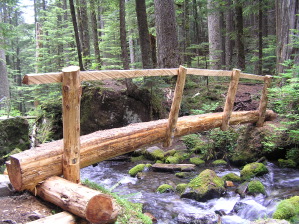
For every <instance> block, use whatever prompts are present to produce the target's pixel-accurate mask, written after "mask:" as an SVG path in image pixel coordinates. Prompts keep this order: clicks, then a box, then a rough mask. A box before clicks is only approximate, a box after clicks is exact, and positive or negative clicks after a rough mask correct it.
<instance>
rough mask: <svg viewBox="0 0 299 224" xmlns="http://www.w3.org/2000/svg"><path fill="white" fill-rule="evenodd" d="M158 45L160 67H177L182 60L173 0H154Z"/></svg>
mask: <svg viewBox="0 0 299 224" xmlns="http://www.w3.org/2000/svg"><path fill="white" fill-rule="evenodd" d="M154 4H155V18H156V32H157V45H158V67H159V68H177V67H179V65H180V63H181V60H180V55H179V51H178V37H177V30H176V19H175V9H174V1H173V0H154Z"/></svg>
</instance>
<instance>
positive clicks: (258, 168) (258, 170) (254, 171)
mask: <svg viewBox="0 0 299 224" xmlns="http://www.w3.org/2000/svg"><path fill="white" fill-rule="evenodd" d="M268 172H269V171H268V169H267V167H266V166H265V165H264V164H263V163H256V162H255V163H249V164H247V165H246V166H244V168H243V169H242V170H241V173H240V174H241V178H242V179H243V180H249V179H251V178H253V177H255V176H262V175H264V174H266V173H268Z"/></svg>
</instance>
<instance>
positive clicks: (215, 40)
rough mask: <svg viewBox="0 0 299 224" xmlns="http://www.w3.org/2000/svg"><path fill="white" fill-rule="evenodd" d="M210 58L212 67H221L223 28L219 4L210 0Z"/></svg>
mask: <svg viewBox="0 0 299 224" xmlns="http://www.w3.org/2000/svg"><path fill="white" fill-rule="evenodd" d="M207 6H208V30H209V60H210V68H211V69H221V50H222V49H221V41H222V40H221V29H220V15H219V13H220V12H219V5H218V3H217V1H215V0H208V5H207Z"/></svg>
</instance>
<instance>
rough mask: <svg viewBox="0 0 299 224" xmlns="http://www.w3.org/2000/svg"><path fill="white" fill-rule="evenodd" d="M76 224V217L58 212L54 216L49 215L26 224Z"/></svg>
mask: <svg viewBox="0 0 299 224" xmlns="http://www.w3.org/2000/svg"><path fill="white" fill-rule="evenodd" d="M53 223H54V224H55V223H63V224H76V217H75V216H74V215H72V214H70V213H68V212H59V213H57V214H55V215H50V216H47V217H45V218H41V219H37V220H35V221H32V222H27V224H53Z"/></svg>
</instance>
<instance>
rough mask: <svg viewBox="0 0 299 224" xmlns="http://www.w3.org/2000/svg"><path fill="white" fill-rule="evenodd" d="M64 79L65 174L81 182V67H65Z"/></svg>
mask: <svg viewBox="0 0 299 224" xmlns="http://www.w3.org/2000/svg"><path fill="white" fill-rule="evenodd" d="M62 71H63V81H62V99H63V104H62V118H63V119H62V121H63V145H64V151H63V176H64V177H65V178H66V179H67V180H69V181H72V182H74V183H80V100H81V93H82V90H81V81H80V68H79V67H78V66H71V67H68V68H64V69H63V70H62Z"/></svg>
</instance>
